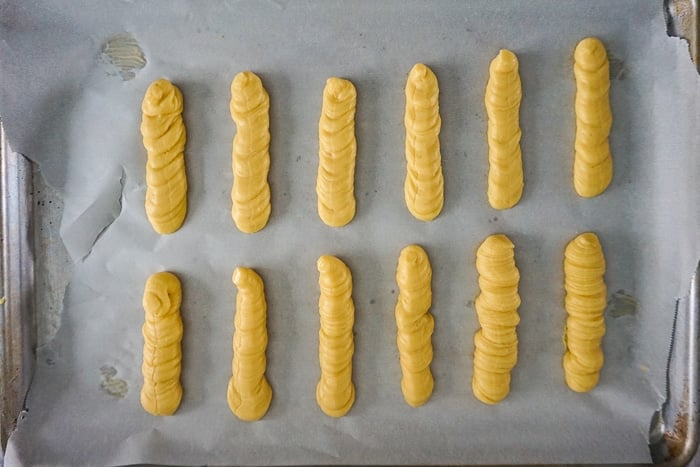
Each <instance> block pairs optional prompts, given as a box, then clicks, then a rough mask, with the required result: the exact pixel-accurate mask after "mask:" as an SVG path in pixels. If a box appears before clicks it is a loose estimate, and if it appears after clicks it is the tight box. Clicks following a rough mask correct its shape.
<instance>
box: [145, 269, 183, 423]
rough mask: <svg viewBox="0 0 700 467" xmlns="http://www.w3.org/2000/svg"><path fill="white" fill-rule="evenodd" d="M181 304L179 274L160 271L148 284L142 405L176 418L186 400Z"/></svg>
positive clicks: (152, 411) (154, 412)
mask: <svg viewBox="0 0 700 467" xmlns="http://www.w3.org/2000/svg"><path fill="white" fill-rule="evenodd" d="M181 302H182V292H181V288H180V281H179V280H178V278H177V277H176V276H175V274H172V273H170V272H159V273H156V274H153V275H152V276H151V277H149V278H148V280H147V281H146V287H145V291H144V293H143V309H144V311H145V312H146V319H145V323H144V324H143V328H142V332H143V341H144V344H143V364H142V366H141V373H142V374H143V386H142V387H141V406H142V407H143V409H144V410H145V411H146V412H148V413H150V414H151V415H172V414H174V413H175V411H176V410H177V408H178V407H179V406H180V401H181V400H182V386H181V385H180V369H181V362H182V350H181V348H180V343H181V341H182V318H181V317H180V304H181Z"/></svg>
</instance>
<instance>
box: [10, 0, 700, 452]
mask: <svg viewBox="0 0 700 467" xmlns="http://www.w3.org/2000/svg"><path fill="white" fill-rule="evenodd" d="M660 3H661V2H644V1H632V0H626V1H618V2H614V3H612V2H593V1H591V2H589V1H585V2H584V1H573V0H571V1H557V2H554V1H551V2H550V1H532V2H527V3H521V2H518V3H513V2H501V1H493V0H489V1H486V0H484V1H474V2H461V1H452V2H448V1H444V2H443V1H441V2H437V1H435V2H432V1H431V2H422V1H409V2H406V1H403V0H401V1H399V0H395V1H393V0H391V1H384V2H373V1H360V2H340V1H325V2H320V1H319V2H310V1H294V2H287V1H269V2H255V1H241V2H233V1H231V2H207V3H204V2H189V1H183V0H180V1H155V2H128V1H121V2H99V3H97V2H91V1H88V0H79V1H61V2H55V1H48V0H46V1H19V0H17V1H9V2H5V4H4V5H3V6H2V7H0V69H1V70H2V73H1V75H0V76H1V78H2V86H0V113H1V115H2V118H3V121H4V123H5V125H6V129H7V133H8V136H9V138H10V142H11V144H12V145H13V148H14V149H15V150H17V151H19V152H21V153H23V154H26V155H27V156H29V157H31V158H32V159H34V160H35V161H37V162H38V163H39V164H40V165H41V169H42V171H43V174H44V175H45V177H46V178H47V179H48V180H49V182H50V183H52V184H53V185H55V186H58V187H60V188H61V190H62V193H63V194H64V196H65V211H64V216H63V221H62V225H61V235H62V238H63V240H64V242H65V244H66V247H67V248H68V251H69V253H70V254H71V256H72V257H73V259H74V260H75V261H76V262H77V265H76V268H75V274H74V276H73V277H72V279H71V281H70V285H69V286H68V289H67V291H66V297H65V301H64V314H63V319H62V324H61V328H60V330H59V332H58V334H57V336H56V338H55V340H54V341H53V342H52V343H51V344H49V345H46V346H45V347H43V348H40V349H39V350H38V368H37V373H36V376H35V378H34V382H33V385H32V388H31V391H30V394H29V397H28V399H27V407H28V409H29V410H28V412H27V413H25V414H24V415H23V417H22V418H21V420H20V422H19V426H18V429H17V430H16V432H15V433H14V434H13V435H12V437H11V439H10V443H9V447H8V450H7V454H6V461H7V462H22V463H26V464H36V463H61V464H93V465H104V464H132V463H139V462H153V463H169V464H205V463H206V464H260V465H262V464H271V463H278V464H279V463H283V464H301V463H304V464H306V463H358V464H361V463H489V464H495V463H504V462H505V463H520V462H527V463H540V462H574V463H575V462H644V461H649V451H648V448H647V441H648V440H647V438H648V436H647V433H648V427H649V421H650V418H651V415H652V413H653V412H654V410H656V409H657V408H658V406H659V404H660V402H661V399H662V394H663V387H664V369H665V360H666V356H667V351H668V339H669V335H670V329H671V318H672V316H673V312H674V308H675V302H676V298H677V297H681V296H683V295H685V294H687V284H688V280H689V278H690V275H691V273H692V271H693V269H694V265H695V263H696V261H697V258H698V257H699V252H700V248H699V246H700V245H699V242H698V237H697V231H698V228H700V224H699V222H698V210H697V205H698V201H699V200H698V194H697V193H698V190H697V187H696V185H694V183H695V182H696V181H697V180H698V175H700V174H699V170H698V162H697V154H696V152H693V151H691V148H697V147H699V146H698V143H699V141H698V140H699V136H698V135H699V134H700V132H698V131H697V130H698V115H700V113H698V108H699V106H698V95H699V94H698V89H699V84H698V83H699V81H698V76H697V75H696V74H695V72H694V69H693V66H692V64H691V63H690V60H689V59H688V54H687V46H686V44H685V43H683V42H680V41H679V40H677V39H670V38H668V37H666V34H665V30H664V26H665V25H664V18H663V15H662V11H661V4H660ZM588 35H595V36H598V37H600V38H601V39H602V40H603V41H604V42H605V44H606V46H607V48H608V51H609V55H610V57H611V75H612V78H613V81H612V89H611V99H612V108H613V113H614V127H613V132H612V135H611V145H612V151H613V154H614V161H615V177H614V180H613V183H612V186H611V187H610V189H608V191H607V192H606V193H605V194H604V195H603V196H600V197H598V198H595V199H591V200H584V199H580V198H578V197H577V196H576V195H575V194H574V191H573V188H572V183H571V169H572V158H573V155H572V153H573V134H574V115H573V95H574V80H573V73H572V52H573V48H574V47H575V45H576V43H577V41H578V40H580V39H581V38H583V37H586V36H588ZM114 37H120V38H124V37H126V38H127V42H129V43H130V44H132V45H133V44H137V46H138V47H140V48H141V50H142V53H143V57H144V58H145V66H144V67H143V68H142V69H141V68H140V66H139V64H138V60H136V61H134V60H131V65H133V66H132V68H130V69H128V70H126V71H125V70H119V69H118V68H119V67H118V65H119V64H118V63H117V64H115V63H114V62H113V61H112V60H110V57H109V56H106V54H105V53H104V52H105V50H106V49H105V45H106V44H107V43H108V42H109V41H110V40H111V39H112V38H114ZM132 39H133V40H132ZM501 47H507V48H510V49H512V50H513V51H514V52H516V53H517V54H518V57H519V59H520V70H521V77H522V84H523V101H522V107H521V126H522V130H523V137H522V149H523V158H524V170H525V180H526V185H525V192H524V196H523V199H522V201H521V202H520V204H519V205H518V206H517V207H515V208H513V209H511V210H508V211H503V212H498V211H494V210H492V209H490V208H489V207H488V204H487V201H486V195H485V192H486V172H487V159H486V153H487V148H486V137H485V125H486V123H485V111H484V106H483V91H484V88H485V85H486V80H487V77H488V63H489V61H490V60H491V58H493V56H495V55H496V54H497V52H498V50H499V48H501ZM419 61H421V62H425V63H426V64H428V65H429V66H431V67H432V68H433V70H434V71H435V73H436V74H437V76H438V79H439V82H440V92H441V94H440V104H441V107H440V110H441V115H442V121H443V127H442V133H441V142H442V156H443V166H444V174H445V183H446V188H445V190H446V203H445V209H444V211H443V213H442V215H441V216H440V217H439V218H438V219H437V220H436V221H435V222H432V223H422V222H418V221H416V220H414V219H413V218H412V217H411V216H410V214H409V213H408V211H407V210H406V208H405V206H404V202H403V178H404V171H405V165H404V164H405V163H404V159H403V122H402V119H403V106H404V95H403V88H404V84H405V79H406V75H407V73H408V71H409V69H410V68H411V66H412V65H413V64H414V63H416V62H419ZM134 63H136V65H134ZM246 69H251V70H254V71H255V72H257V73H259V74H260V76H261V77H262V80H263V82H264V84H265V86H266V87H267V89H268V91H269V93H270V98H271V106H272V107H271V132H272V146H271V154H272V168H271V173H270V183H271V187H272V202H273V205H272V206H273V213H272V217H271V220H270V223H269V224H268V226H267V227H266V228H265V229H264V230H263V231H262V232H260V233H258V234H255V235H245V234H242V233H240V232H238V231H237V230H236V229H235V227H234V225H233V222H232V220H231V218H230V198H229V191H230V187H231V178H232V175H231V171H230V152H231V140H232V138H233V135H234V132H235V129H234V125H233V123H232V122H231V119H230V116H229V110H228V101H229V85H230V81H231V79H232V78H233V76H234V74H235V73H237V72H239V71H242V70H246ZM329 76H341V77H345V78H348V79H350V80H352V81H353V82H354V83H355V85H356V87H357V90H358V112H357V138H358V159H357V174H356V196H357V203H358V204H357V206H358V210H357V217H356V218H355V220H354V221H353V222H352V223H351V224H350V225H349V226H347V227H345V228H342V229H331V228H328V227H326V226H324V225H323V224H322V223H321V221H320V220H319V218H318V216H317V214H316V200H315V173H316V167H317V123H318V117H319V112H320V105H321V97H322V89H323V85H324V83H325V80H326V78H328V77H329ZM159 77H167V78H169V79H171V80H172V81H173V82H175V83H176V84H177V85H178V86H179V87H180V89H181V90H182V92H183V94H184V98H185V113H184V118H185V122H186V125H187V131H188V141H187V148H186V160H187V171H188V177H189V184H190V191H189V203H190V207H189V213H188V217H187V220H186V223H185V225H184V226H183V228H182V229H181V230H180V231H179V232H177V233H176V234H174V235H170V236H164V237H160V236H158V235H157V234H155V233H154V232H153V230H152V229H151V227H150V225H149V224H148V222H147V220H146V217H145V213H144V207H143V200H144V193H145V174H144V172H145V171H144V164H145V151H144V149H143V147H142V144H141V137H140V134H139V123H140V118H141V114H140V102H141V99H142V96H143V93H144V90H145V89H146V87H147V86H148V84H149V83H150V82H151V81H152V80H154V79H157V78H159ZM587 230H593V231H595V232H597V233H598V234H599V236H600V238H601V240H602V243H603V246H604V249H605V252H606V255H607V260H608V272H607V274H606V278H607V281H608V285H609V291H610V298H611V301H610V303H611V304H610V307H609V310H608V314H607V318H608V319H607V323H608V332H607V335H606V336H605V340H604V347H605V353H606V364H605V367H604V369H603V371H602V376H601V382H600V385H599V386H598V387H597V388H596V389H595V390H594V391H592V392H591V393H589V394H575V393H573V392H571V391H570V390H568V389H567V387H566V386H565V384H564V380H563V374H562V370H561V358H562V353H563V346H562V333H563V328H564V321H565V316H566V314H565V311H564V309H563V288H562V283H563V271H562V253H563V249H564V246H565V245H566V243H567V242H568V241H569V240H570V239H571V238H573V237H574V236H575V235H576V234H578V233H580V232H582V231H587ZM497 232H503V233H506V234H508V235H509V236H510V237H511V238H512V239H513V241H514V242H515V245H516V260H517V264H518V267H519V268H520V271H521V276H522V279H521V283H520V293H521V296H522V298H523V304H522V306H521V307H520V315H521V317H522V321H521V323H520V326H519V327H518V333H519V336H520V349H519V350H520V358H519V361H518V365H517V367H516V368H515V369H514V371H513V373H512V376H513V382H512V388H511V394H510V396H509V397H508V398H507V399H506V400H505V401H504V402H503V403H501V404H500V405H498V406H495V407H490V406H485V405H483V404H481V403H480V402H478V401H477V400H476V399H475V398H474V397H473V395H472V393H471V386H470V385H471V376H472V351H473V340H472V336H473V333H474V332H475V330H476V329H477V326H478V323H477V320H476V316H475V312H474V307H473V301H474V298H475V296H476V294H477V292H478V290H477V277H476V271H475V268H474V255H475V250H476V248H477V246H478V245H479V243H480V242H481V241H482V240H483V239H484V238H485V237H486V236H487V235H489V234H491V233H497ZM413 242H416V243H420V244H421V245H423V246H424V247H425V248H426V250H427V252H428V254H429V255H430V258H431V261H432V264H433V268H434V276H433V297H434V301H433V307H432V313H433V314H434V316H435V320H436V329H435V334H434V337H433V344H434V349H435V359H434V362H433V365H432V369H433V372H434V375H435V380H436V384H435V392H434V394H433V397H432V399H431V400H430V401H429V403H428V404H427V405H425V406H424V407H422V408H419V409H411V408H409V407H408V406H407V405H406V404H405V402H404V401H403V399H402V396H401V392H400V386H399V381H400V368H399V364H398V355H397V350H396V348H395V323H394V315H393V309H394V305H395V300H396V297H397V286H396V284H395V281H394V271H395V267H396V261H397V258H398V254H399V251H400V250H401V248H403V247H404V246H406V245H407V244H409V243H413ZM326 253H328V254H335V255H339V256H340V257H341V258H342V259H344V260H345V261H346V262H347V263H348V265H349V266H350V267H351V269H352V271H353V275H354V292H353V296H354V300H355V304H356V309H357V311H356V324H355V339H356V340H355V349H356V350H355V357H354V381H355V384H356V388H357V401H356V403H355V405H354V407H353V409H352V411H351V412H350V413H349V415H348V416H346V417H344V418H341V419H337V420H336V419H331V418H328V417H326V416H325V415H323V414H322V413H321V411H320V410H319V409H318V408H317V406H316V401H315V385H316V381H317V379H318V376H319V368H318V361H317V330H318V313H317V308H316V304H317V299H318V286H317V272H316V269H315V260H316V258H317V257H318V256H319V255H321V254H326ZM49 260H50V259H49ZM238 265H246V266H250V267H254V268H255V269H256V270H258V271H259V272H260V274H261V275H262V277H263V278H264V280H265V283H266V290H267V299H268V306H269V309H268V329H269V335H270V341H269V346H268V351H267V356H268V369H267V376H268V378H269V380H270V383H271V385H272V387H273V391H274V396H273V402H272V405H271V407H270V411H269V412H268V414H267V416H266V417H265V418H264V419H263V420H262V421H260V422H256V423H244V422H240V421H238V420H237V419H236V418H235V417H234V416H233V415H232V414H231V413H230V411H229V409H228V407H227V404H226V397H225V396H226V385H227V382H228V378H229V377H230V371H231V356H232V349H231V337H232V332H233V308H234V300H235V289H234V287H233V285H232V284H231V281H230V276H231V273H232V271H233V269H234V268H235V267H236V266H238ZM160 270H170V271H173V272H175V273H177V274H178V275H179V276H180V278H181V280H182V283H183V293H184V301H183V305H182V313H183V319H184V323H185V337H184V341H183V351H184V359H183V373H182V383H183V386H184V391H185V395H184V399H183V401H182V405H181V407H180V410H179V411H178V412H177V414H176V415H175V416H172V417H165V418H154V417H151V416H149V415H148V414H146V413H145V412H144V411H143V410H142V409H141V407H140V405H139V390H140V381H141V376H140V365H141V350H142V337H141V333H140V332H141V330H140V328H141V324H142V321H143V310H142V308H141V304H140V303H141V295H142V292H143V284H144V282H145V280H146V278H147V277H148V275H150V274H151V273H153V272H156V271H160ZM630 304H631V306H630Z"/></svg>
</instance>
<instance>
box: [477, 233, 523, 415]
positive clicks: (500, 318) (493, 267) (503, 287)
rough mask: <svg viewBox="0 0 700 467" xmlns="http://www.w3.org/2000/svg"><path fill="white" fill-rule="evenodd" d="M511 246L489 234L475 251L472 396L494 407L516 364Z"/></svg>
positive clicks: (515, 295) (515, 282)
mask: <svg viewBox="0 0 700 467" xmlns="http://www.w3.org/2000/svg"><path fill="white" fill-rule="evenodd" d="M514 249H515V247H514V245H513V242H511V241H510V239H509V238H508V237H506V236H505V235H501V234H499V235H491V236H489V237H487V238H486V240H484V242H483V243H482V244H481V246H480V247H479V249H478V250H477V252H476V269H477V271H478V273H479V288H480V289H481V292H480V294H479V296H478V297H477V298H476V302H475V307H476V313H477V316H478V318H479V324H480V325H481V329H479V331H477V333H476V334H475V336H474V376H473V378H472V390H473V391H474V396H476V398H477V399H479V400H480V401H481V402H483V403H485V404H497V403H499V402H500V401H502V400H503V399H505V398H506V396H507V395H508V393H509V392H510V372H511V370H512V369H513V367H515V364H516V363H517V361H518V334H517V332H516V326H517V325H518V323H519V322H520V316H519V315H518V307H519V306H520V295H518V283H519V281H520V272H519V271H518V268H517V267H516V266H515V254H514Z"/></svg>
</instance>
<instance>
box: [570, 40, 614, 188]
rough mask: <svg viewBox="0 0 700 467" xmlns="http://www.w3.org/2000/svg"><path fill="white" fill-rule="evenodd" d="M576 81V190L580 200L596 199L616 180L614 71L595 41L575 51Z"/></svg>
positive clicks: (580, 43) (580, 44)
mask: <svg viewBox="0 0 700 467" xmlns="http://www.w3.org/2000/svg"><path fill="white" fill-rule="evenodd" d="M574 75H575V77H576V102H575V109H576V142H575V145H574V149H575V157H574V188H575V189H576V193H578V194H579V196H582V197H584V198H592V197H594V196H598V195H599V194H601V193H603V192H604V191H605V189H606V188H607V187H608V185H610V182H611V181H612V176H613V163H612V156H611V155H610V144H609V142H608V135H609V134H610V128H611V127H612V113H611V111H610V70H609V64H608V56H607V54H606V52H605V46H604V45H603V43H602V42H600V41H599V40H598V39H596V38H594V37H588V38H586V39H583V40H582V41H581V42H579V43H578V45H577V46H576V50H575V51H574Z"/></svg>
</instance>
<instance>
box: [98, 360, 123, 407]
mask: <svg viewBox="0 0 700 467" xmlns="http://www.w3.org/2000/svg"><path fill="white" fill-rule="evenodd" d="M100 373H102V381H101V382H100V390H101V391H102V392H104V393H106V394H108V395H110V396H112V397H114V398H116V399H123V398H124V396H126V393H127V392H129V385H128V384H127V382H126V381H124V380H123V379H121V378H117V369H116V368H114V367H113V366H111V365H103V366H102V367H101V368H100Z"/></svg>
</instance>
